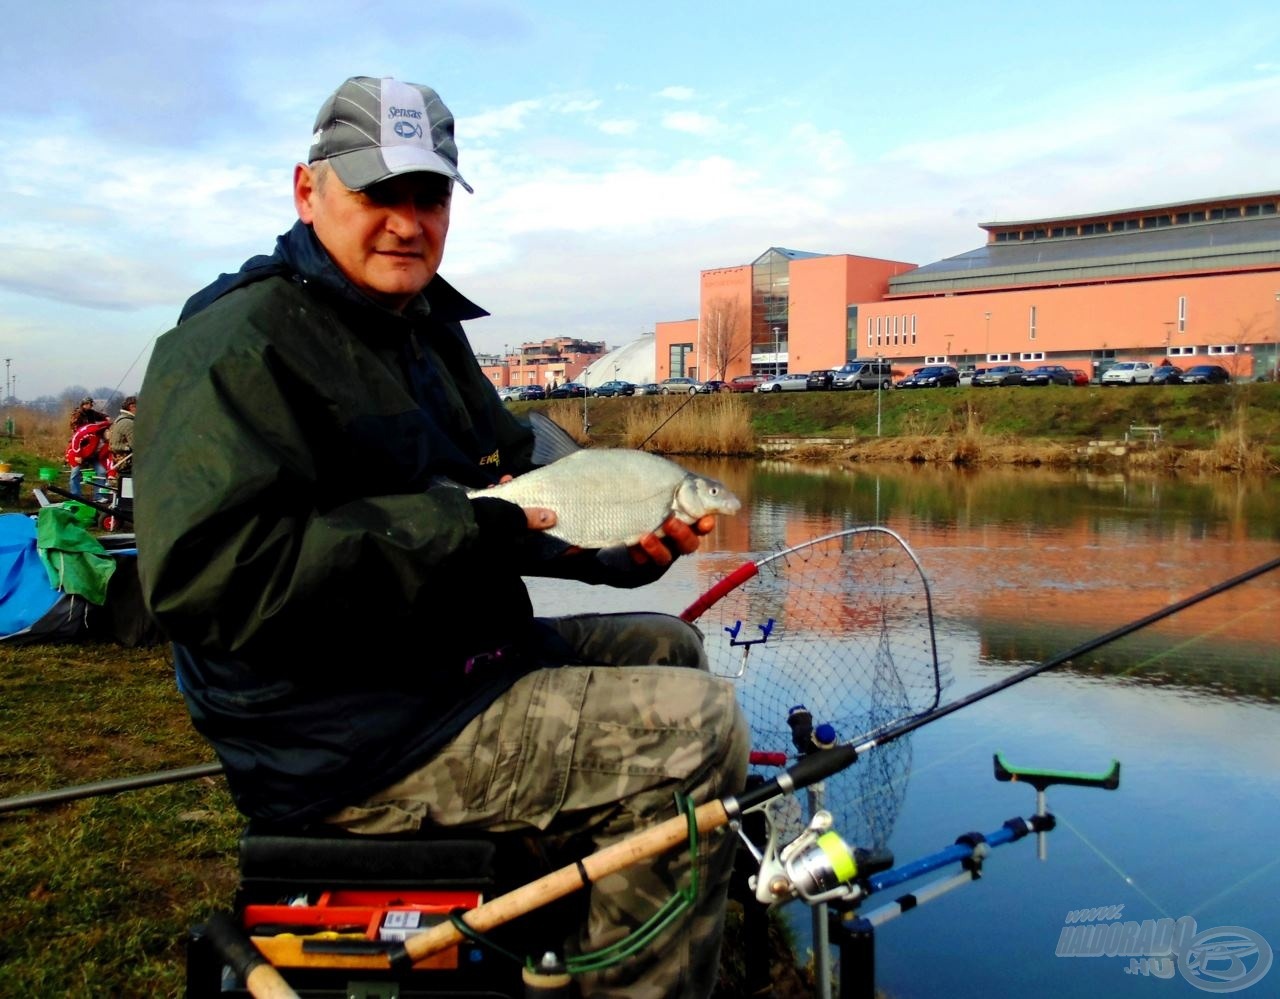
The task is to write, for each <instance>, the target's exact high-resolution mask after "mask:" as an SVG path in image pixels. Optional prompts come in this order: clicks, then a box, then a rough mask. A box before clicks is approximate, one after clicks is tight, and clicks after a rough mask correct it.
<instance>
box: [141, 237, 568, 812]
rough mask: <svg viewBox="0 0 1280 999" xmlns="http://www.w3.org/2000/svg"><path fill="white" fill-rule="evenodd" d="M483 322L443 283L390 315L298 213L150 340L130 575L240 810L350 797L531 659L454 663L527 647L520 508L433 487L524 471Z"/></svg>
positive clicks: (520, 428) (528, 448)
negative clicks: (472, 329)
mask: <svg viewBox="0 0 1280 999" xmlns="http://www.w3.org/2000/svg"><path fill="white" fill-rule="evenodd" d="M483 315H486V313H484V312H483V311H482V310H480V309H479V308H477V307H476V306H474V305H473V304H472V303H470V302H469V301H467V300H466V299H465V298H463V297H462V296H461V295H459V294H458V293H457V292H456V291H454V289H453V288H451V287H450V286H449V285H448V284H446V283H445V282H444V281H443V280H441V279H440V278H437V279H436V280H434V281H433V282H432V283H431V285H430V286H429V287H428V288H427V289H426V291H425V292H424V293H423V295H422V296H420V298H419V299H418V300H416V301H415V302H413V303H411V305H410V306H409V307H408V308H407V309H406V310H405V312H404V313H403V314H396V313H393V312H390V311H388V310H386V309H383V308H382V307H380V306H379V305H377V304H375V303H373V302H372V301H371V300H369V299H367V298H366V297H364V296H363V295H361V294H360V293H359V292H358V291H357V290H356V289H355V288H354V287H353V286H352V285H350V284H349V283H348V282H347V280H346V279H345V277H344V276H343V275H342V274H341V272H339V271H338V270H337V268H336V267H335V265H334V264H333V263H332V261H331V260H330V259H329V257H328V255H327V254H326V253H325V251H324V249H323V248H322V247H321V246H320V244H319V243H318V242H317V241H316V239H315V237H314V234H313V233H312V232H311V230H310V228H309V227H307V226H304V225H302V224H301V223H298V224H297V225H295V226H294V228H293V229H292V230H291V231H290V232H288V233H287V234H285V235H284V236H282V237H280V239H279V241H278V243H277V249H276V252H275V254H274V255H273V256H271V257H257V258H254V259H253V260H251V261H249V262H248V263H247V264H246V265H245V267H244V268H243V269H242V270H241V271H240V272H239V273H238V274H235V275H224V276H223V277H222V278H220V279H219V280H218V281H217V282H215V283H214V284H213V285H211V286H210V287H209V288H207V289H205V290H204V291H202V292H200V293H199V294H197V295H196V296H193V298H192V300H191V302H189V303H188V306H187V308H186V309H185V310H184V312H183V317H182V319H181V320H180V322H179V325H178V326H177V327H176V328H175V329H173V330H171V331H170V332H169V333H167V334H165V335H164V336H163V337H161V338H160V340H159V341H158V343H157V345H156V348H155V351H154V353H153V356H152V359H151V362H150V364H149V366H148V369H147V374H146V378H145V381H144V385H143V388H142V390H141V392H140V393H139V394H140V395H141V396H142V397H143V398H145V399H146V401H147V404H146V406H145V407H144V408H143V410H142V411H141V412H140V413H139V414H138V418H137V429H136V432H135V441H136V452H137V458H136V461H135V464H136V467H135V469H134V472H135V476H136V483H137V484H136V490H135V491H136V500H135V521H136V530H137V536H138V548H139V555H138V566H139V574H140V577H141V581H142V586H143V593H144V597H145V599H146V601H147V603H148V606H149V608H150V610H151V612H152V613H153V615H154V616H155V618H156V620H157V622H158V623H159V624H160V626H161V627H162V628H163V629H164V630H165V631H166V633H167V634H168V635H169V637H170V638H171V639H172V640H173V641H174V643H175V659H176V664H177V670H178V680H179V686H180V688H181V689H182V692H183V695H184V696H185V698H186V700H187V702H188V706H189V708H190V710H191V714H192V717H193V719H194V721H195V724H196V726H197V728H198V729H199V730H200V731H201V732H202V733H203V734H204V735H205V736H206V737H207V738H208V739H209V740H210V741H211V742H212V744H213V745H214V747H215V749H216V750H217V753H218V755H219V757H220V758H221V760H222V762H223V764H224V766H225V768H226V771H227V776H228V780H229V782H230V787H231V791H232V794H233V796H234V797H235V800H236V803H237V805H238V806H239V807H240V808H241V810H242V811H244V812H245V813H246V814H248V815H250V816H252V817H256V818H261V819H268V820H284V821H300V820H308V819H312V818H318V817H322V816H324V815H325V814H329V813H331V812H332V811H334V810H335V809H336V808H338V807H340V806H341V805H344V804H347V803H351V802H354V801H358V800H362V799H363V798H364V797H366V796H367V795H368V794H369V793H371V792H373V791H375V790H377V789H379V788H381V787H384V786H386V785H388V784H390V783H392V782H394V781H396V780H398V779H399V778H400V777H402V776H404V775H405V774H407V773H409V772H410V771H412V770H413V769H415V768H416V767H417V766H419V765H421V763H423V762H424V761H425V760H426V759H427V758H429V756H430V755H431V754H432V753H433V752H435V751H436V750H437V749H439V748H440V747H441V746H442V745H443V744H444V743H445V742H447V741H448V740H449V739H451V738H452V737H453V736H454V735H456V734H457V732H458V731H460V729H461V728H462V727H463V726H464V725H465V724H466V722H467V721H468V720H469V719H470V718H471V717H473V716H474V715H475V714H476V713H477V712H479V711H480V710H482V709H483V707H484V706H486V705H487V704H489V703H490V702H491V701H492V700H493V699H494V698H495V697H497V696H498V695H499V694H500V693H501V692H502V691H504V690H505V689H507V687H509V686H510V684H511V683H513V682H514V681H515V679H516V678H518V677H519V676H520V675H522V674H523V672H525V671H527V670H528V669H530V668H533V666H534V665H535V663H534V662H533V661H532V659H529V658H517V659H516V660H515V662H514V663H513V662H512V661H511V660H510V659H508V660H505V661H504V662H503V665H502V667H501V668H487V667H486V666H485V665H484V663H485V659H484V656H483V655H481V658H480V664H479V665H476V664H474V663H473V664H472V665H471V668H470V669H468V662H469V660H471V659H472V658H473V657H476V656H477V654H483V653H488V652H492V651H493V650H495V649H500V648H501V649H509V648H520V647H524V646H527V645H528V644H529V635H530V633H531V629H532V628H533V627H534V625H533V622H532V612H531V607H530V602H529V598H528V594H527V592H526V590H525V587H524V584H523V582H522V580H521V579H520V574H521V571H522V569H526V570H527V569H528V566H527V565H524V564H522V563H523V561H524V555H523V554H522V551H523V550H522V547H521V545H522V544H523V542H524V539H525V537H526V536H527V535H528V533H529V532H527V531H526V530H525V529H524V519H523V514H522V513H521V512H520V511H519V510H518V508H516V507H511V506H510V505H508V504H498V507H499V508H498V509H496V510H495V509H493V508H492V504H494V503H495V502H496V501H492V500H490V501H486V503H487V504H488V505H489V506H488V507H487V508H486V504H485V503H475V504H473V503H472V502H471V501H469V500H468V499H467V497H466V495H465V493H464V492H463V490H460V489H457V488H455V487H451V486H447V485H445V486H433V482H436V481H438V480H439V477H445V478H448V479H451V480H454V481H456V482H459V483H462V484H465V485H468V486H482V485H485V484H487V483H490V482H494V481H497V479H498V477H499V476H500V475H503V474H507V473H511V474H516V473H519V472H521V471H525V470H527V469H528V468H529V467H530V462H531V455H532V444H533V440H532V434H531V432H530V430H529V428H528V426H527V425H526V424H524V423H523V422H521V421H519V420H517V419H516V418H515V417H514V416H512V415H511V414H510V413H509V412H508V410H507V409H506V408H505V406H504V405H503V404H502V403H501V402H500V401H499V399H498V396H497V393H496V392H495V391H494V389H493V387H492V385H491V384H490V383H489V382H488V380H487V379H486V378H485V376H484V374H483V372H482V371H481V370H480V368H479V366H478V364H477V363H476V361H475V358H474V356H473V354H472V352H471V350H470V347H469V345H468V344H467V341H466V338H465V335H464V333H463V331H462V327H461V325H460V323H459V321H460V320H462V319H469V318H475V317H478V316H483ZM502 507H505V508H506V509H505V510H503V509H501V508H502ZM477 517H479V518H480V519H479V520H478V519H477ZM555 574H557V575H559V574H562V573H560V572H557V573H555Z"/></svg>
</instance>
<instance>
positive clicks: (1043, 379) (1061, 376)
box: [1022, 364, 1087, 385]
mask: <svg viewBox="0 0 1280 999" xmlns="http://www.w3.org/2000/svg"><path fill="white" fill-rule="evenodd" d="M1086 380H1087V379H1086ZM1022 384H1023V385H1074V384H1075V375H1073V374H1072V373H1071V371H1070V370H1069V369H1068V368H1067V367H1066V366H1065V365H1062V364H1041V365H1038V366H1037V367H1034V368H1032V369H1031V370H1030V371H1027V372H1024V373H1023V375H1022Z"/></svg>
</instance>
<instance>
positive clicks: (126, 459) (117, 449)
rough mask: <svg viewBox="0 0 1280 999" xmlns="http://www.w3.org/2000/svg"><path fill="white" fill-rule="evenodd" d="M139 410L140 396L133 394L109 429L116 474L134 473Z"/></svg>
mask: <svg viewBox="0 0 1280 999" xmlns="http://www.w3.org/2000/svg"><path fill="white" fill-rule="evenodd" d="M137 412H138V397H137V396H136V395H131V396H129V397H128V398H126V399H125V401H124V403H123V405H121V407H120V415H119V416H117V417H116V421H115V423H113V424H111V426H110V427H109V428H108V430H107V444H108V445H110V447H111V459H112V463H113V465H114V466H115V473H116V475H118V476H119V475H132V474H133V418H134V415H135V414H136V413H137Z"/></svg>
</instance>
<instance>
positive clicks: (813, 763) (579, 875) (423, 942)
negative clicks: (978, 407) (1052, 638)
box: [388, 558, 1280, 966]
mask: <svg viewBox="0 0 1280 999" xmlns="http://www.w3.org/2000/svg"><path fill="white" fill-rule="evenodd" d="M1277 568H1280V558H1275V559H1272V560H1270V561H1268V562H1264V563H1262V564H1261V565H1258V566H1255V567H1254V568H1252V569H1249V570H1246V571H1245V572H1242V573H1240V574H1238V575H1236V576H1232V577H1231V578H1230V579H1226V580H1223V581H1222V582H1220V583H1217V584H1215V585H1213V586H1211V587H1209V588H1207V589H1205V590H1201V591H1200V592H1198V593H1195V594H1192V595H1191V596H1189V597H1186V598H1184V599H1182V600H1179V601H1177V602H1175V603H1172V604H1169V605H1168V606H1166V607H1163V608H1161V609H1159V610H1157V611H1154V612H1152V613H1150V614H1147V615H1144V616H1143V617H1141V618H1138V619H1137V620H1135V621H1131V622H1129V623H1128V624H1125V625H1122V626H1121V627H1119V628H1116V629H1114V630H1112V631H1109V632H1107V633H1106V634H1104V635H1099V636H1098V637H1096V638H1092V639H1089V640H1088V641H1086V642H1082V643H1081V644H1079V645H1077V646H1075V647H1074V648H1071V649H1068V650H1067V651H1066V652H1063V653H1061V654H1059V655H1057V656H1054V657H1053V658H1051V659H1047V660H1045V661H1044V662H1041V663H1036V664H1034V665H1032V666H1028V667H1027V668H1025V669H1022V670H1018V671H1017V672H1016V673H1013V674H1011V675H1009V676H1007V677H1005V678H1004V679H1002V680H998V681H996V682H995V683H992V684H989V685H988V686H986V687H983V688H981V689H980V690H977V691H974V692H973V693H971V694H969V695H967V696H965V697H962V698H960V699H959V700H957V701H954V702H952V703H949V704H945V705H940V706H938V707H935V708H932V709H930V710H928V711H926V712H924V713H923V714H919V715H916V716H913V717H910V718H906V719H904V720H901V721H899V722H896V723H892V724H889V725H886V726H883V727H882V728H880V729H878V730H875V731H873V732H872V733H870V734H869V735H867V736H860V737H859V738H860V739H861V741H858V742H855V741H853V740H851V741H849V742H845V743H841V744H838V745H835V746H833V747H832V748H830V749H825V750H823V751H821V752H816V753H812V754H809V755H807V756H804V757H802V758H801V759H800V761H799V762H798V763H797V764H795V765H794V766H792V767H791V768H789V769H788V770H786V771H784V772H783V773H781V774H779V775H778V776H777V777H775V778H773V779H772V780H768V781H765V782H764V783H762V784H760V785H759V786H757V787H754V788H751V789H749V790H747V791H745V792H743V793H742V794H740V795H737V796H728V797H725V798H722V799H719V800H716V801H710V802H707V803H705V804H703V805H699V806H698V807H697V808H696V809H695V810H694V811H693V813H692V815H691V816H685V815H678V816H676V817H674V818H671V819H668V820H666V821H665V822H662V823H660V824H659V825H657V826H653V827H651V828H650V829H647V830H645V831H644V832H641V833H638V834H636V835H635V836H631V837H628V838H627V839H624V840H621V841H619V842H617V843H614V844H612V845H610V846H608V847H605V848H604V849H603V850H599V851H597V852H596V853H593V854H591V855H590V856H588V857H585V858H583V859H582V860H580V861H577V862H575V863H573V864H569V865H566V866H565V867H562V868H560V869H559V870H557V871H553V872H552V873H551V874H548V875H546V876H544V877H542V878H539V879H537V880H535V881H532V882H529V883H528V884H525V885H523V886H521V887H520V888H517V889H515V890H514V891H511V892H508V893H507V894H505V895H500V896H498V897H496V898H494V899H492V900H491V901H489V902H485V903H482V904H481V905H479V906H477V907H476V908H474V909H471V910H469V911H468V912H467V913H466V914H465V916H464V917H460V918H462V919H463V921H464V923H465V925H466V926H467V927H468V928H469V929H470V930H472V931H474V932H476V933H484V932H486V931H487V930H491V929H494V928H496V927H498V926H500V925H502V924H504V923H506V922H509V921H510V920H512V919H514V918H516V917H518V916H521V915H524V914H525V913H527V912H530V911H532V910H533V909H535V908H538V907H540V906H542V905H545V904H547V903H549V902H552V901H554V900H555V899H558V898H562V897H564V896H565V895H568V894H571V893H572V892H575V891H578V890H579V889H581V888H584V887H586V886H588V885H590V884H594V883H595V882H597V881H599V880H600V879H601V878H603V877H605V876H607V875H609V874H612V873H615V872H617V871H619V870H622V869H624V868H626V867H629V866H631V865H633V864H636V863H639V862H640V861H642V860H646V859H648V858H650V857H654V856H657V855H659V854H661V853H663V852H665V851H666V850H668V849H670V848H672V847H674V846H676V845H678V844H680V843H682V842H684V841H685V839H686V838H687V837H688V835H689V832H690V828H691V827H693V826H696V828H697V831H698V833H699V834H704V833H707V832H710V831H712V830H715V829H718V828H720V827H722V826H725V825H728V824H730V823H733V822H737V821H738V820H739V819H740V817H741V816H742V814H743V813H744V812H747V811H750V810H752V809H755V808H758V807H760V806H763V805H764V804H765V803H766V802H768V801H770V800H772V799H774V798H777V797H781V796H783V795H790V794H794V793H795V792H796V791H798V790H801V789H803V788H806V787H809V786H810V785H812V784H814V783H816V782H818V781H820V780H824V779H826V778H828V777H830V776H832V775H834V774H836V773H838V772H840V771H841V770H844V769H846V768H847V767H849V766H851V765H852V764H853V763H854V762H856V760H857V758H858V756H859V755H861V754H863V753H866V752H868V751H870V750H871V749H873V748H875V747H876V746H879V745H883V744H885V743H888V742H892V741H894V740H896V739H900V738H902V737H903V736H905V735H907V734H909V733H911V732H914V731H915V730H916V729H919V728H921V727H923V726H924V725H928V724H931V723H932V722H935V721H938V720H939V719H941V718H945V717H946V716H947V715H950V714H952V713H954V712H956V711H959V710H960V709H961V708H963V707H967V706H968V705H970V704H974V703H976V702H978V701H980V700H983V699H984V698H987V697H990V696H992V695H993V694H996V693H999V692H1000V691H1002V690H1006V689H1007V688H1009V687H1011V686H1013V685H1015V684H1018V683H1021V682H1022V681H1024V680H1029V679H1031V678H1032V677H1034V676H1038V675H1039V674H1041V673H1044V672H1046V671H1047V670H1050V669H1053V668H1054V667H1056V666H1060V665H1062V664H1063V663H1065V662H1068V661H1070V660H1072V659H1076V658H1079V657H1080V656H1082V655H1085V654H1087V653H1089V652H1092V651H1094V650H1096V649H1099V648H1102V647H1103V646H1105V645H1109V644H1110V643H1112V642H1115V641H1118V640H1119V639H1121V638H1124V637H1126V636H1128V635H1131V634H1133V633H1134V632H1135V631H1139V630H1140V629H1142V628H1146V627H1149V626H1150V625H1152V624H1155V623H1156V622H1158V621H1162V620H1164V619H1165V618H1168V617H1171V616H1173V615H1174V614H1177V613H1179V612H1181V611H1183V610H1186V609H1187V608H1189V607H1192V606H1194V605H1195V604H1198V603H1201V602H1202V601H1205V600H1208V599H1209V598H1211V597H1214V596H1217V595H1219V594H1221V593H1224V592H1226V591H1228V590H1231V589H1233V588H1235V587H1237V586H1240V585H1241V584H1243V583H1246V582H1248V581H1250V580H1252V579H1255V578H1257V577H1258V576H1261V575H1263V574H1265V573H1268V572H1271V571H1273V570H1275V569H1277ZM466 939H467V938H466V936H465V935H464V934H463V933H462V932H461V931H460V930H459V929H458V928H457V927H455V926H454V925H453V923H451V922H444V923H440V924H439V925H437V926H435V927H433V928H432V929H430V930H427V931H426V932H424V933H420V934H417V935H415V936H412V937H410V938H408V939H407V940H405V941H404V942H403V943H402V944H400V945H397V947H396V948H395V949H394V950H393V951H392V952H391V953H390V954H389V956H388V960H389V961H391V962H392V963H393V964H394V965H396V966H399V965H400V964H401V963H403V962H406V961H407V962H414V961H418V960H421V959H423V958H425V957H428V956H430V955H432V954H434V953H437V952H438V951H441V950H444V949H445V948H446V947H451V946H455V945H457V944H460V943H462V942H464V941H465V940H466Z"/></svg>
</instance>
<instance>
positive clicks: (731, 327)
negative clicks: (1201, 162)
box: [655, 191, 1280, 379]
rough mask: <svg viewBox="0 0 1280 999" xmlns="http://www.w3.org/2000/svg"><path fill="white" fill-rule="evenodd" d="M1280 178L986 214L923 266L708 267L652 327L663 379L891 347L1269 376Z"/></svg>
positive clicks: (880, 352)
mask: <svg viewBox="0 0 1280 999" xmlns="http://www.w3.org/2000/svg"><path fill="white" fill-rule="evenodd" d="M1278 209H1280V191H1272V192H1264V193H1262V194H1247V195H1232V196H1229V197H1225V198H1215V199H1209V200H1204V201H1194V202H1180V203H1177V204H1169V205H1156V206H1150V207H1145V208H1131V209H1125V210H1121V211H1110V212H1102V213H1099V214H1092V215H1074V216H1064V217H1061V218H1048V219H1032V220H1027V221H1014V222H999V223H996V222H991V223H986V224H984V225H983V226H982V228H983V229H984V230H986V233H987V240H986V243H985V244H984V245H982V246H980V247H978V248H977V249H974V250H970V251H968V252H967V253H962V254H959V255H958V256H954V257H948V258H947V259H945V260H939V261H936V262H934V263H931V264H925V265H924V266H916V265H914V264H910V263H905V262H902V261H894V260H882V259H879V258H875V257H863V256H854V255H848V254H815V253H805V252H800V251H795V250H786V249H781V248H777V247H775V248H772V249H770V250H768V251H766V252H765V253H764V254H762V255H761V256H760V257H759V258H757V259H756V260H755V261H754V262H753V263H750V264H744V265H741V266H738V267H729V268H719V269H715V270H708V271H703V272H702V276H701V293H700V312H701V315H700V316H698V317H696V318H691V319H686V320H681V321H675V322H660V323H657V324H656V327H655V334H656V336H655V341H656V342H655V352H656V358H655V367H656V371H657V377H658V378H659V379H662V378H666V377H669V376H672V375H693V376H695V377H699V378H731V377H733V376H734V375H738V374H744V373H747V372H751V371H754V372H765V373H770V374H772V373H773V372H775V371H788V370H791V371H809V370H812V369H814V368H832V367H837V366H839V365H840V364H842V363H843V362H844V361H845V360H849V359H852V358H854V357H864V358H866V357H874V356H883V357H887V358H889V359H890V360H892V361H893V362H894V364H895V365H897V366H899V367H903V368H910V367H912V366H916V365H921V364H926V363H942V362H948V363H952V364H957V365H966V364H968V365H976V366H982V365H984V364H987V363H991V364H997V363H1008V362H1012V363H1021V364H1025V365H1029V366H1030V365H1035V364H1041V363H1059V364H1064V365H1066V366H1067V367H1073V368H1084V369H1085V370H1090V369H1092V370H1093V371H1095V372H1097V371H1100V370H1102V369H1105V368H1106V367H1109V366H1110V365H1111V364H1113V363H1114V362H1115V361H1117V360H1125V359H1130V360H1151V361H1155V362H1159V361H1161V360H1163V359H1164V358H1166V357H1168V358H1171V359H1172V360H1173V362H1174V363H1176V364H1179V365H1180V366H1183V367H1187V366H1190V365H1193V364H1206V363H1212V364H1221V365H1222V366H1223V367H1225V368H1227V369H1228V370H1229V371H1231V372H1232V374H1233V375H1235V377H1236V378H1238V379H1253V378H1260V377H1274V375H1275V372H1276V366H1277V360H1278V358H1280V353H1278V350H1277V343H1278V342H1280V215H1278V214H1277V212H1278Z"/></svg>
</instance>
